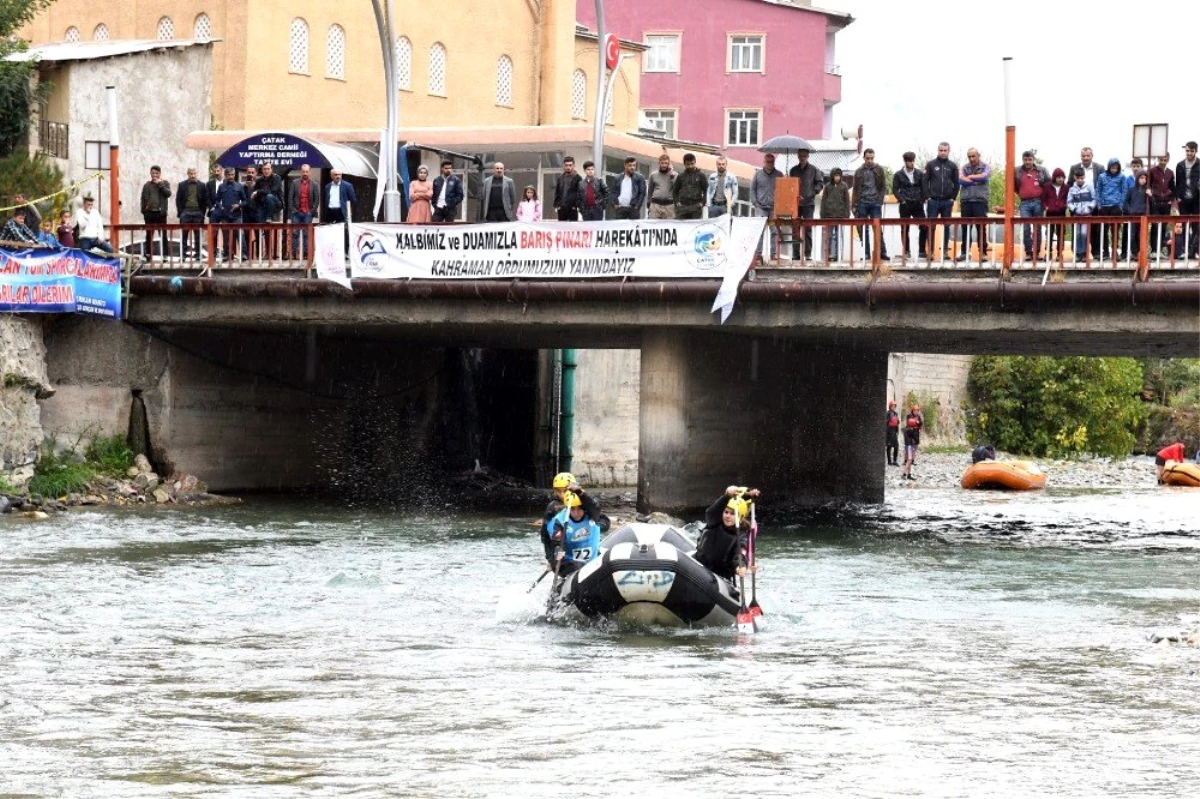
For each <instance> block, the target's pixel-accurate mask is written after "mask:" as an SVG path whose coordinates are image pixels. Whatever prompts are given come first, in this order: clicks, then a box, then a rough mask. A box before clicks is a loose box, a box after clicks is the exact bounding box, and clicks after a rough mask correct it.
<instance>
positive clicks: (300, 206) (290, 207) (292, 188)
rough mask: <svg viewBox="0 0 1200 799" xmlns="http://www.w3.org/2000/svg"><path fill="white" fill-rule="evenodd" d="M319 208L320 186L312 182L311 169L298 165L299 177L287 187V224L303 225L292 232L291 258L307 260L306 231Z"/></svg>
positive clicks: (307, 166) (304, 165) (305, 165)
mask: <svg viewBox="0 0 1200 799" xmlns="http://www.w3.org/2000/svg"><path fill="white" fill-rule="evenodd" d="M320 208H321V184H320V183H318V182H317V181H315V180H313V177H312V167H310V166H309V165H308V164H301V165H300V177H298V178H296V179H295V180H293V181H292V182H291V185H289V186H288V197H287V216H286V217H285V218H286V219H287V221H288V223H289V224H292V225H304V226H305V227H304V228H302V229H300V230H293V231H292V257H293V258H294V257H295V256H296V255H300V257H302V258H308V230H307V226H308V225H311V224H312V222H313V220H314V219H316V218H317V214H318V213H319V212H320Z"/></svg>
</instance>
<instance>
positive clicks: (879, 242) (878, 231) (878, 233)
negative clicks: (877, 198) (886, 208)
mask: <svg viewBox="0 0 1200 799" xmlns="http://www.w3.org/2000/svg"><path fill="white" fill-rule="evenodd" d="M871 235H873V236H874V237H875V247H874V249H872V250H871V271H872V272H875V273H876V274H878V273H879V266H880V264H882V263H883V260H882V255H881V253H882V252H883V223H882V221H881V220H880V219H879V217H877V216H873V217H871Z"/></svg>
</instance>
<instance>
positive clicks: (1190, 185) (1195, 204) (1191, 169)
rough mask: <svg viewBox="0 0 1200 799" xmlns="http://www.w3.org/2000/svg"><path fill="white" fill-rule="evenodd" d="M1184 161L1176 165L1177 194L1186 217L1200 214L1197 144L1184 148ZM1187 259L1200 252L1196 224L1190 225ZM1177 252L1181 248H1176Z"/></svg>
mask: <svg viewBox="0 0 1200 799" xmlns="http://www.w3.org/2000/svg"><path fill="white" fill-rule="evenodd" d="M1183 151H1184V155H1185V156H1186V157H1185V158H1184V159H1183V160H1182V161H1180V162H1179V163H1178V164H1176V165H1175V192H1176V194H1177V196H1178V197H1179V213H1180V214H1182V215H1184V216H1192V215H1194V214H1200V159H1198V158H1196V142H1194V141H1190V142H1188V143H1187V144H1185V145H1184V146H1183ZM1188 228H1189V232H1188V235H1187V236H1186V237H1185V238H1187V257H1188V258H1195V257H1197V253H1198V252H1200V249H1198V248H1200V241H1197V238H1198V237H1200V225H1197V224H1196V223H1195V222H1193V223H1191V224H1190V225H1188ZM1175 249H1176V251H1178V250H1179V247H1176V248H1175Z"/></svg>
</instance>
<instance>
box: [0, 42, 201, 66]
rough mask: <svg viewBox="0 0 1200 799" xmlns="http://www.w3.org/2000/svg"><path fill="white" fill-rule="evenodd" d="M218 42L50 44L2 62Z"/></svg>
mask: <svg viewBox="0 0 1200 799" xmlns="http://www.w3.org/2000/svg"><path fill="white" fill-rule="evenodd" d="M219 41H221V40H220V39H170V40H165V41H164V40H160V39H116V40H113V41H108V42H50V43H47V44H38V45H33V46H31V47H30V48H29V49H28V50H23V51H21V52H19V53H13V54H12V55H9V56H7V57H6V58H5V59H4V60H5V61H59V62H62V61H94V60H96V59H100V58H115V57H117V56H123V55H133V54H134V53H147V52H150V51H152V50H182V49H184V48H187V47H196V46H203V45H208V44H212V43H214V42H219Z"/></svg>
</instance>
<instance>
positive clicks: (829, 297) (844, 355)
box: [47, 271, 1200, 510]
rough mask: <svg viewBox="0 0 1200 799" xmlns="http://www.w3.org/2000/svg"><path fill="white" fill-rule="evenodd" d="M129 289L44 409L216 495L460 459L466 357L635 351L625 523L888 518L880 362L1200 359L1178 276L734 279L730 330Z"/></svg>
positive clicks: (336, 298) (670, 293) (494, 296)
mask: <svg viewBox="0 0 1200 799" xmlns="http://www.w3.org/2000/svg"><path fill="white" fill-rule="evenodd" d="M793 278H794V279H793ZM130 288H131V292H132V295H133V298H132V299H131V301H130V306H129V322H130V323H131V324H130V325H125V326H117V325H113V324H112V323H107V324H106V323H102V322H96V321H94V320H72V321H70V322H69V323H64V324H63V325H60V326H59V327H58V328H57V329H56V330H55V331H53V332H52V333H51V334H49V335H48V336H47V347H48V348H49V350H50V355H51V357H50V363H51V365H52V370H51V379H52V381H53V382H54V383H55V384H56V386H57V387H58V388H59V389H60V397H61V398H62V402H61V403H59V399H58V398H56V399H55V400H54V401H52V402H51V403H49V404H48V405H47V413H48V415H49V416H50V417H51V418H52V419H53V418H55V417H56V414H57V415H58V417H57V418H58V419H59V421H64V420H65V419H66V417H68V416H70V415H71V414H72V413H79V407H78V406H80V404H83V406H90V407H92V408H93V409H94V408H95V407H96V406H97V405H99V406H101V407H104V408H106V409H107V410H106V413H111V414H114V415H115V417H116V418H120V416H121V408H122V407H126V408H127V407H128V405H129V403H130V401H131V399H130V393H131V391H132V392H133V397H134V400H135V401H141V402H144V403H146V405H147V408H148V411H149V413H148V415H149V416H150V418H151V419H152V420H153V421H152V423H151V424H152V427H154V428H155V429H153V430H152V431H151V437H152V439H154V440H156V441H157V442H158V446H160V447H161V449H162V452H163V456H162V457H164V458H169V459H171V460H172V461H174V462H176V463H177V464H178V466H179V467H181V468H186V469H187V470H189V471H194V472H196V473H199V474H201V475H204V476H206V477H208V478H209V479H210V482H212V484H213V486H214V487H217V488H220V487H228V488H245V487H254V486H269V487H289V486H292V485H302V484H305V483H308V482H312V481H313V478H314V473H313V469H314V468H315V467H314V463H315V462H318V461H320V462H327V461H329V460H330V459H331V458H333V460H334V461H336V462H339V463H340V462H344V461H345V460H346V459H348V458H352V457H356V456H357V457H360V458H384V459H385V460H389V461H390V462H392V465H393V466H394V467H395V468H396V469H397V470H400V471H401V472H402V471H403V469H404V468H405V464H408V466H410V467H411V466H412V464H413V463H415V462H418V461H420V460H421V459H422V458H430V457H437V456H438V453H437V452H434V451H433V450H434V449H437V448H439V447H440V448H442V450H444V451H454V450H455V448H456V447H457V446H458V445H459V444H461V443H462V442H457V443H456V442H455V440H454V437H455V435H456V432H455V430H454V429H453V428H454V423H453V421H447V420H446V415H447V414H450V415H453V414H454V413H458V412H460V411H461V412H467V411H465V410H463V409H462V408H459V407H458V406H456V407H455V408H450V409H448V408H447V407H445V406H446V403H447V402H448V400H447V397H448V396H449V395H448V394H447V393H446V392H447V389H446V384H447V382H449V381H450V378H449V377H448V373H447V371H446V366H445V365H446V363H447V358H448V355H447V353H452V352H456V351H460V349H461V348H468V347H484V348H504V349H506V350H522V351H533V350H539V349H547V348H561V347H580V348H618V349H620V348H624V349H639V350H640V351H641V367H640V375H639V377H638V381H639V385H640V408H639V411H638V413H639V424H638V439H639V463H638V494H639V504H640V505H641V506H643V507H653V508H660V509H675V510H682V509H694V508H696V507H698V506H701V505H704V504H706V503H707V502H708V501H709V499H711V497H710V496H709V495H710V494H712V492H713V489H714V486H716V487H719V486H723V485H727V484H728V483H729V482H730V481H731V480H744V481H751V482H754V483H755V484H757V485H760V486H761V487H762V488H763V489H764V490H766V491H768V492H770V493H771V495H772V496H773V497H774V498H776V499H782V500H787V501H791V502H794V503H796V504H816V503H823V502H827V501H831V500H842V501H846V500H849V501H879V500H880V499H882V496H883V485H884V474H883V467H882V459H881V458H880V457H879V455H880V453H879V450H880V449H881V447H880V445H881V443H882V442H881V440H880V439H881V435H880V432H881V431H880V418H881V415H882V411H881V409H882V408H884V406H885V400H886V378H887V354H888V352H893V351H908V352H936V353H971V354H987V353H1003V354H1044V355H1049V354H1053V355H1070V354H1074V355H1132V356H1144V355H1154V356H1188V357H1195V356H1197V355H1200V281H1198V280H1196V279H1195V278H1194V274H1189V273H1183V275H1181V276H1180V277H1178V278H1175V279H1170V278H1163V279H1156V280H1153V281H1150V282H1136V281H1132V280H1112V279H1108V280H1105V279H1086V278H1077V279H1072V280H1071V281H1070V282H1063V283H1050V284H1048V285H1045V286H1043V285H1041V284H1040V283H1039V282H1037V281H1036V279H1032V278H1031V279H1029V280H1028V282H1026V281H1023V280H1022V279H1020V277H1019V276H1018V277H1017V278H1015V279H1013V280H1010V281H1004V282H1001V281H998V280H992V279H979V278H968V277H963V276H961V275H958V276H956V275H954V273H953V272H952V271H951V272H948V273H933V272H928V273H925V274H922V275H920V276H919V277H914V276H912V275H893V276H891V277H887V278H882V277H872V276H863V275H862V274H856V275H848V276H845V278H844V279H833V278H830V277H828V276H825V275H821V274H820V272H816V273H810V274H808V275H807V276H801V275H794V276H790V277H788V278H786V279H782V278H776V279H771V280H763V279H759V280H755V281H751V282H747V283H744V284H743V286H742V288H741V291H740V294H739V301H738V304H737V307H736V308H735V310H734V312H733V314H732V316H731V317H730V318H729V320H728V322H727V323H726V324H724V325H722V324H719V319H718V317H717V316H716V315H714V314H711V313H710V312H709V309H710V308H711V305H712V300H713V297H714V296H715V294H716V291H717V284H716V282H711V281H673V282H660V281H649V282H647V281H639V282H627V283H616V282H588V281H578V282H567V281H560V282H524V281H522V282H513V283H506V282H484V281H481V282H472V281H407V282H404V281H377V282H368V281H361V280H360V281H355V284H354V291H353V292H351V291H348V290H346V289H343V288H341V287H339V286H337V285H336V284H333V283H331V282H327V281H318V280H307V279H302V278H289V277H271V278H268V277H258V276H245V277H234V276H229V275H221V276H219V277H216V278H195V277H183V278H182V279H181V280H178V279H176V280H173V279H172V278H171V277H170V276H167V275H142V276H137V277H134V278H133V279H132V281H131V284H130ZM84 350H86V351H87V352H89V353H90V354H91V358H92V360H91V361H88V362H85V361H84V360H82V359H81V356H80V355H79V354H78V353H79V352H80V351H84ZM181 353H182V354H181ZM56 373H57V374H56ZM263 373H270V374H271V375H273V376H274V377H273V378H272V380H270V381H264V380H262V379H260V378H261V375H262V374H263ZM252 375H258V377H252ZM429 375H432V377H428V376H429ZM422 380H424V381H425V382H421V381H422ZM527 383H528V381H526V384H527ZM414 384H415V386H414ZM526 384H523V385H524V387H523V388H517V387H515V384H514V386H513V388H512V390H513V391H516V392H520V391H526V390H528V385H526ZM504 391H505V390H497V392H496V396H495V397H489V398H487V399H488V401H489V402H491V403H492V404H491V405H488V407H489V408H490V409H491V410H490V411H489V412H490V413H492V414H495V415H497V418H499V419H503V418H510V419H513V420H515V419H516V418H517V416H519V415H521V414H523V413H524V411H523V410H522V411H521V412H520V413H517V412H516V411H515V410H514V406H511V405H510V404H508V403H507V400H506V399H505V398H504V397H503V394H504ZM54 403H59V405H58V407H57V408H56V407H54ZM451 404H453V402H451ZM461 404H464V405H465V404H469V403H461ZM484 404H485V405H486V404H487V403H484ZM380 405H382V408H380V407H377V406H380ZM71 408H74V410H71ZM314 415H315V416H314ZM314 418H320V419H323V420H325V422H324V426H318V427H317V428H314V426H313V419H314ZM437 419H442V422H441V423H439V422H437ZM439 424H440V427H439ZM68 426H69V425H68ZM508 426H509V427H511V428H512V430H509V431H508V432H509V434H510V435H512V436H517V437H519V436H521V435H525V434H526V433H528V432H530V431H527V430H525V428H524V427H522V424H521V423H518V422H517V421H513V422H512V424H511V425H508ZM497 427H498V428H502V427H505V424H503V423H501V424H498V425H497ZM530 427H532V423H531V424H530ZM435 429H439V430H441V431H442V432H441V433H440V434H439V436H438V437H437V438H438V443H436V444H434V443H432V442H433V440H434V436H433V434H432V433H431V432H430V431H432V430H435ZM501 432H502V433H503V432H504V431H503V430H502V431H501ZM332 450H337V453H336V455H331V451H332ZM443 454H444V453H443ZM339 459H340V460H339Z"/></svg>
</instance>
